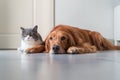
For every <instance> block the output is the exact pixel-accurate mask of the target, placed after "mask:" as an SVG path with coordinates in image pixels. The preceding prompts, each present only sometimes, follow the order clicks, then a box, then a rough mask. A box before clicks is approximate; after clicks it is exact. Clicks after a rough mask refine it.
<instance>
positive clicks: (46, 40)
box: [45, 36, 50, 53]
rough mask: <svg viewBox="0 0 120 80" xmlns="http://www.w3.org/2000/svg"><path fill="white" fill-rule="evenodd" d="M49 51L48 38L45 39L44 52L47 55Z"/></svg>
mask: <svg viewBox="0 0 120 80" xmlns="http://www.w3.org/2000/svg"><path fill="white" fill-rule="evenodd" d="M49 51H50V43H49V37H48V36H47V38H46V39H45V52H46V53H48V52H49Z"/></svg>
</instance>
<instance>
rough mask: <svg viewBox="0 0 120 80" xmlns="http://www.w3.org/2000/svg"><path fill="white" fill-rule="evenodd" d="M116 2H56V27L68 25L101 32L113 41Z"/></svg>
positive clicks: (87, 0)
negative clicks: (114, 5) (114, 6)
mask: <svg viewBox="0 0 120 80" xmlns="http://www.w3.org/2000/svg"><path fill="white" fill-rule="evenodd" d="M113 1H114V0H55V4H56V5H55V25H58V24H68V25H73V26H78V27H80V28H84V29H90V30H95V31H99V32H100V33H101V34H102V35H103V36H104V37H106V38H109V39H113Z"/></svg>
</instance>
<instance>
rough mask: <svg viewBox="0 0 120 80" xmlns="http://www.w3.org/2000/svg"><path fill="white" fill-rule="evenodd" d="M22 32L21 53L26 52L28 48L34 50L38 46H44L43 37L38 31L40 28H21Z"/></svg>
mask: <svg viewBox="0 0 120 80" xmlns="http://www.w3.org/2000/svg"><path fill="white" fill-rule="evenodd" d="M20 28H21V30H22V34H21V46H20V48H18V50H19V51H21V52H26V50H27V49H28V48H32V47H34V46H36V45H40V44H43V40H42V38H41V35H40V34H39V33H38V31H37V29H38V26H37V25H36V26H34V28H23V27H20Z"/></svg>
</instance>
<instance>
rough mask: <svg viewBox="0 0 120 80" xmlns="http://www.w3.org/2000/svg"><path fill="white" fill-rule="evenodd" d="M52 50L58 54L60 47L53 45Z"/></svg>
mask: <svg viewBox="0 0 120 80" xmlns="http://www.w3.org/2000/svg"><path fill="white" fill-rule="evenodd" d="M52 49H53V51H54V52H58V51H59V49H60V47H59V46H58V45H54V46H53V48H52Z"/></svg>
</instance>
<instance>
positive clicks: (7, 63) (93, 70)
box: [0, 50, 120, 80]
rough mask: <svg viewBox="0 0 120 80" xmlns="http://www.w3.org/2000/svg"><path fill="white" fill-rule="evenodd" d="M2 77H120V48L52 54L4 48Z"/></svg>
mask: <svg viewBox="0 0 120 80" xmlns="http://www.w3.org/2000/svg"><path fill="white" fill-rule="evenodd" d="M0 80H120V51H102V52H97V53H93V54H82V55H68V54H62V55H48V54H43V53H42V54H20V53H18V52H17V51H10V50H8V51H7V50H6V51H5V50H2V51H0Z"/></svg>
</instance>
